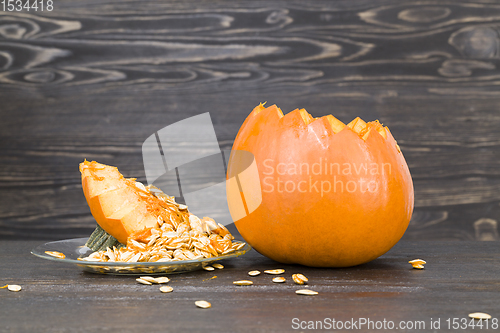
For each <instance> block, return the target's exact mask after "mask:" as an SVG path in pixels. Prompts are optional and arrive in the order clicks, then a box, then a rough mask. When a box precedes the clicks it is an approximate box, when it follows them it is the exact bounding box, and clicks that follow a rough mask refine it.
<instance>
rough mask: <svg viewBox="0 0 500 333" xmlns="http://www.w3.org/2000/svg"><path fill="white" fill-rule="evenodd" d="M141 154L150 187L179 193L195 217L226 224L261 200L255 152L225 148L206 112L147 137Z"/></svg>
mask: <svg viewBox="0 0 500 333" xmlns="http://www.w3.org/2000/svg"><path fill="white" fill-rule="evenodd" d="M142 158H143V162H144V171H145V173H146V180H147V182H148V185H154V186H156V187H158V188H160V189H161V190H162V191H163V192H165V193H166V194H168V195H171V196H175V197H176V200H177V201H178V202H183V203H185V204H186V205H187V206H188V207H189V210H190V211H191V212H192V213H193V214H195V215H197V216H200V217H203V216H209V217H212V218H214V219H215V220H216V221H217V222H219V223H221V224H223V225H227V224H229V223H232V222H234V221H237V220H239V219H241V218H243V217H245V216H246V215H248V214H250V213H251V212H253V211H254V210H255V209H257V207H258V206H259V205H260V203H261V202H262V192H261V188H260V181H259V173H258V169H257V164H256V163H255V159H254V156H253V154H252V153H250V152H247V151H241V150H232V151H231V150H221V149H220V147H219V143H218V141H217V137H216V135H215V129H214V127H213V124H212V120H211V118H210V114H209V113H208V112H207V113H203V114H200V115H197V116H194V117H191V118H187V119H184V120H181V121H179V122H176V123H174V124H172V125H169V126H166V127H164V128H162V129H161V130H159V131H158V132H156V133H154V134H152V135H151V136H149V137H148V138H147V139H146V141H144V143H143V145H142ZM226 174H227V175H228V177H227V181H226Z"/></svg>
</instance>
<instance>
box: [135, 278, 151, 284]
mask: <svg viewBox="0 0 500 333" xmlns="http://www.w3.org/2000/svg"><path fill="white" fill-rule="evenodd" d="M135 280H136V281H137V282H139V283H142V284H147V285H152V283H151V282H149V281H146V280H143V279H141V278H137V279H135Z"/></svg>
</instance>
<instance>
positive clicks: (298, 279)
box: [292, 274, 309, 284]
mask: <svg viewBox="0 0 500 333" xmlns="http://www.w3.org/2000/svg"><path fill="white" fill-rule="evenodd" d="M292 279H293V282H295V283H296V284H305V283H306V282H307V281H309V279H308V278H306V277H305V275H304V274H292Z"/></svg>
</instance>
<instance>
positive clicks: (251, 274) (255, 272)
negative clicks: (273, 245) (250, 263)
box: [248, 271, 260, 276]
mask: <svg viewBox="0 0 500 333" xmlns="http://www.w3.org/2000/svg"><path fill="white" fill-rule="evenodd" d="M248 275H250V276H257V275H260V271H250V272H248Z"/></svg>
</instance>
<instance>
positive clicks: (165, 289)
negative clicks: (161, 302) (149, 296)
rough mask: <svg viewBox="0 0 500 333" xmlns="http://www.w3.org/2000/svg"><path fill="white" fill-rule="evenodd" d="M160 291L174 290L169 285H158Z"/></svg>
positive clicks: (169, 291) (168, 291)
mask: <svg viewBox="0 0 500 333" xmlns="http://www.w3.org/2000/svg"><path fill="white" fill-rule="evenodd" d="M160 291H161V292H162V293H171V292H172V291H174V288H172V287H170V286H163V287H160Z"/></svg>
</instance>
